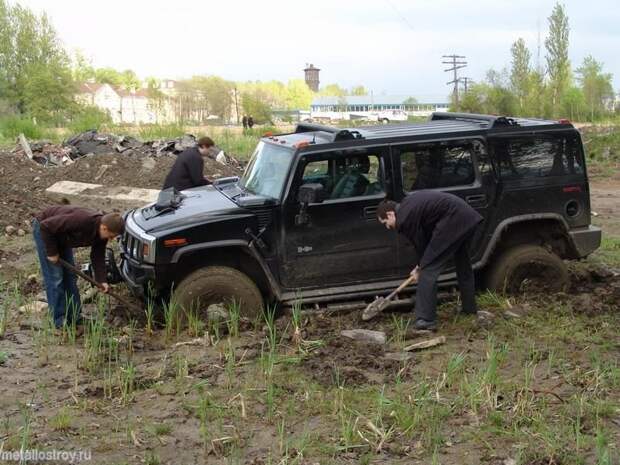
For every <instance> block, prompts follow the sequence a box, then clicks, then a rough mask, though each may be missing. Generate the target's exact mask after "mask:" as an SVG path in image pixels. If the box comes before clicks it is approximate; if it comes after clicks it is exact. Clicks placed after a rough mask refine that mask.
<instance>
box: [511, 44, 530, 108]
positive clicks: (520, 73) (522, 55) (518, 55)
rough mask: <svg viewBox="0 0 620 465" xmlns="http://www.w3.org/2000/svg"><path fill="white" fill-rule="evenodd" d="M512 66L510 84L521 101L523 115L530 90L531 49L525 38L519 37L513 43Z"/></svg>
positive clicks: (520, 106)
mask: <svg viewBox="0 0 620 465" xmlns="http://www.w3.org/2000/svg"><path fill="white" fill-rule="evenodd" d="M510 52H511V53H512V66H511V70H510V84H511V89H512V91H513V92H514V93H515V94H516V96H517V99H518V101H519V114H521V115H523V113H524V109H525V101H526V98H527V94H528V92H529V90H530V82H529V80H530V58H531V54H530V51H529V50H528V49H527V47H526V45H525V40H523V39H522V38H519V39H518V40H517V41H516V42H515V43H513V44H512V47H511V49H510Z"/></svg>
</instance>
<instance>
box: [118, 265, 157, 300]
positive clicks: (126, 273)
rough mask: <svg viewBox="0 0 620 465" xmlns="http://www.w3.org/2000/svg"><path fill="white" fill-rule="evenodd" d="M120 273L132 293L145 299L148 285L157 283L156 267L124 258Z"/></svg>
mask: <svg viewBox="0 0 620 465" xmlns="http://www.w3.org/2000/svg"><path fill="white" fill-rule="evenodd" d="M120 271H121V276H122V277H123V279H124V280H125V283H126V284H127V287H129V290H130V291H131V293H132V294H133V295H135V296H136V297H139V298H141V299H145V298H146V297H147V289H148V283H149V282H154V281H155V267H154V266H152V265H147V264H144V263H138V262H136V261H134V260H131V259H129V258H127V257H123V259H122V261H121V270H120Z"/></svg>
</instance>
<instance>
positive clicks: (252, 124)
mask: <svg viewBox="0 0 620 465" xmlns="http://www.w3.org/2000/svg"><path fill="white" fill-rule="evenodd" d="M248 127H249V128H250V129H252V128H253V127H254V118H252V117H251V116H248Z"/></svg>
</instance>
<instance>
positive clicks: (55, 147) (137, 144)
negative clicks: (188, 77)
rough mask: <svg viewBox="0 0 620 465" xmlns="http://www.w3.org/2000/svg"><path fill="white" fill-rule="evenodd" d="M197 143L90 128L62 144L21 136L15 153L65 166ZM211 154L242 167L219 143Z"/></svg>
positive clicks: (168, 152)
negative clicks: (82, 160) (80, 160)
mask: <svg viewBox="0 0 620 465" xmlns="http://www.w3.org/2000/svg"><path fill="white" fill-rule="evenodd" d="M195 145H196V137H195V136H193V135H191V134H185V135H183V136H181V137H177V138H176V139H171V140H161V139H160V140H153V141H146V142H142V141H140V140H139V139H136V138H135V137H132V136H122V135H120V136H119V135H115V134H106V133H99V132H98V131H96V130H90V131H86V132H83V133H81V134H77V135H75V136H73V137H71V138H69V139H67V141H65V142H64V143H63V144H53V143H52V142H50V141H46V140H43V141H36V142H31V143H28V142H27V141H26V140H25V138H20V143H19V144H17V146H16V147H15V149H14V150H13V153H17V154H21V155H23V156H27V157H28V158H32V159H33V160H34V161H36V162H38V163H40V164H42V165H44V166H64V165H70V164H72V163H73V162H74V161H75V160H76V159H78V158H81V157H89V156H93V155H101V154H110V153H122V154H123V155H127V156H141V157H160V156H164V155H178V154H179V153H181V152H183V151H184V150H186V149H189V148H191V147H194V146H195ZM208 156H209V157H210V158H212V159H213V160H215V161H217V162H218V163H220V164H222V165H228V166H232V167H235V168H241V163H240V162H239V161H238V160H237V159H236V158H234V157H232V156H230V155H228V154H225V153H224V151H223V150H222V149H220V148H219V147H217V146H215V147H213V148H212V149H211V152H210V153H209V155H208Z"/></svg>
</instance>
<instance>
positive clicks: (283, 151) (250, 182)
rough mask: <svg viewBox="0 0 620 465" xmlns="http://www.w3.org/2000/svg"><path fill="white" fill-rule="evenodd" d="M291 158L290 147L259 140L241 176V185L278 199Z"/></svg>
mask: <svg viewBox="0 0 620 465" xmlns="http://www.w3.org/2000/svg"><path fill="white" fill-rule="evenodd" d="M292 158H293V157H292V151H291V149H290V148H286V147H279V146H277V145H273V144H266V143H265V142H263V141H261V142H259V143H258V145H257V146H256V150H255V151H254V155H252V158H251V160H250V164H249V165H248V166H247V168H246V169H245V172H244V173H243V176H242V177H241V182H240V184H241V186H242V187H243V188H244V189H245V190H247V191H248V192H251V193H252V194H256V195H264V196H266V197H272V198H274V199H279V198H280V195H281V194H282V188H283V187H284V182H285V181H286V176H287V174H288V168H289V166H290V164H291V160H292Z"/></svg>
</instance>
